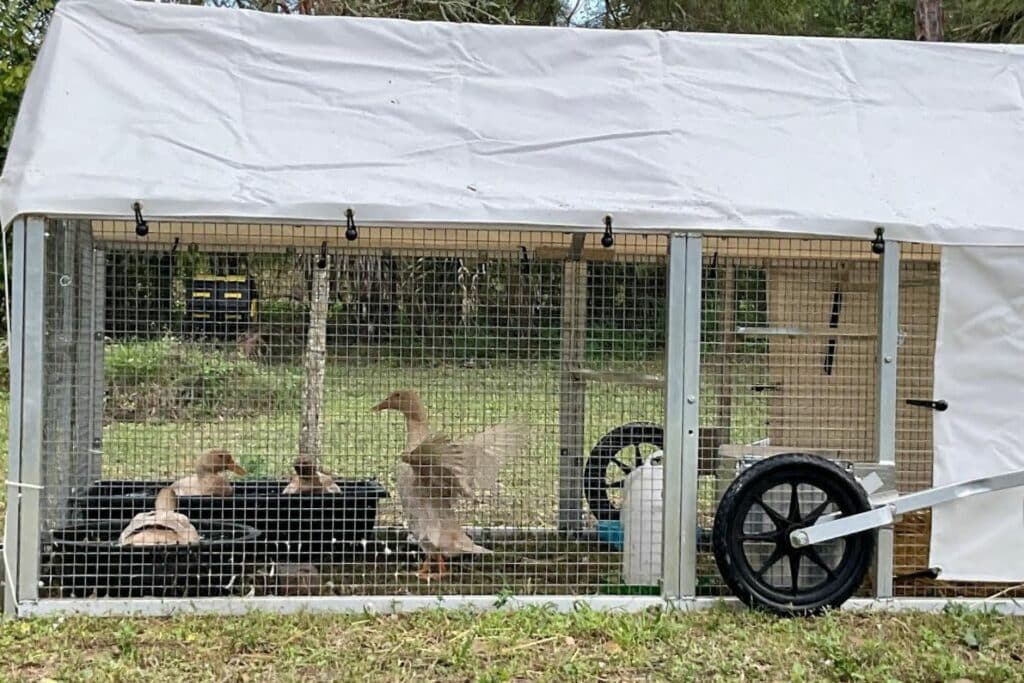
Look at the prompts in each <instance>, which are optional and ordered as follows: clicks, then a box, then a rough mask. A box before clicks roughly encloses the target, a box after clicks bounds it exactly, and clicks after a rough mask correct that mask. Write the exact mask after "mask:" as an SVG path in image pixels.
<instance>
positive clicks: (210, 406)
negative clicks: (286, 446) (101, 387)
mask: <svg viewBox="0 0 1024 683" xmlns="http://www.w3.org/2000/svg"><path fill="white" fill-rule="evenodd" d="M104 367H105V371H106V380H107V392H108V395H107V405H106V413H107V416H108V418H109V419H111V420H115V421H121V422H148V421H154V422H159V421H168V420H185V419H204V418H213V417H218V418H225V417H251V416H254V415H260V414H267V413H273V412H277V411H281V410H287V409H293V410H294V409H297V408H298V405H299V395H300V387H301V376H300V375H299V373H298V372H295V371H292V372H274V373H268V372H266V371H265V369H264V368H263V367H261V366H260V365H259V364H258V363H255V362H253V361H250V360H247V359H245V358H241V357H239V356H238V355H237V353H236V352H234V351H227V350H218V349H211V348H209V347H205V346H204V347H201V346H198V345H194V344H188V343H185V342H181V341H178V340H176V339H173V338H170V337H167V338H164V339H160V340H157V341H150V342H138V343H130V344H111V345H109V346H108V347H107V348H106V352H105V361H104Z"/></svg>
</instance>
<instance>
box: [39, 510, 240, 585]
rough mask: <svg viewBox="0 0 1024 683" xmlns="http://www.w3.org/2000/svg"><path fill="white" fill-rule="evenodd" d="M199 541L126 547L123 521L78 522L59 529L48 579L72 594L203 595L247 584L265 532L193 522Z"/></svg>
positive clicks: (51, 583)
mask: <svg viewBox="0 0 1024 683" xmlns="http://www.w3.org/2000/svg"><path fill="white" fill-rule="evenodd" d="M193 526H195V528H196V531H197V532H199V543H195V544H188V545H154V546H121V545H118V538H119V536H120V535H121V531H122V530H123V529H124V527H125V523H123V522H86V523H83V524H72V525H69V526H66V527H62V528H59V529H57V530H55V531H54V532H53V536H52V539H53V541H52V546H53V548H52V554H51V556H50V563H49V572H48V576H46V580H47V583H48V584H49V585H50V586H51V587H52V588H57V589H59V590H60V591H61V593H62V594H63V595H64V596H66V597H71V596H74V597H90V596H93V595H95V596H98V597H199V596H211V595H224V594H226V593H228V592H230V591H231V588H232V587H233V586H238V585H240V584H241V581H240V579H241V578H242V574H243V573H244V572H245V571H246V569H247V564H249V563H250V562H251V561H252V559H253V557H252V554H251V552H248V550H249V549H250V548H251V546H252V543H253V542H254V541H255V540H256V538H257V537H258V536H259V532H258V531H257V530H256V529H253V528H252V527H250V526H245V525H241V524H224V523H219V522H193Z"/></svg>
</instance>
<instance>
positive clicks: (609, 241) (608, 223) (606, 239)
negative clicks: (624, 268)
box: [601, 216, 615, 249]
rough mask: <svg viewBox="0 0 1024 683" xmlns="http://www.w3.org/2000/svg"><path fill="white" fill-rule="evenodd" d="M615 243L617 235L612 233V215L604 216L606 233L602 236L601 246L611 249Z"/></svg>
mask: <svg viewBox="0 0 1024 683" xmlns="http://www.w3.org/2000/svg"><path fill="white" fill-rule="evenodd" d="M613 244H615V236H614V235H612V217H611V216H605V217H604V235H603V236H602V237H601V246H602V247H604V248H605V249H611V247H612V245H613Z"/></svg>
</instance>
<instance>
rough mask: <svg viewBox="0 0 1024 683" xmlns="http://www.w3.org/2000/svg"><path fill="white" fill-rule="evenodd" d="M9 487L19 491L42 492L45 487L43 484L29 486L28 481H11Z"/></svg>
mask: <svg viewBox="0 0 1024 683" xmlns="http://www.w3.org/2000/svg"><path fill="white" fill-rule="evenodd" d="M7 485H8V486H16V487H18V488H19V489H35V490H36V491H42V490H43V486H42V485H41V484H29V483H28V482H27V481H11V480H10V479H8V480H7Z"/></svg>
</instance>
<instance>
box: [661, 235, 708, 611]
mask: <svg viewBox="0 0 1024 683" xmlns="http://www.w3.org/2000/svg"><path fill="white" fill-rule="evenodd" d="M702 246H703V242H702V239H701V236H700V235H695V234H682V233H676V234H673V235H672V237H671V238H670V240H669V257H668V258H669V262H668V297H667V306H668V314H667V319H668V320H667V326H668V330H667V335H666V344H665V346H666V353H665V431H664V434H665V435H664V439H665V442H664V458H663V462H664V468H665V478H664V484H663V486H664V490H663V496H664V510H665V512H664V523H663V525H662V528H663V531H662V533H663V542H662V553H663V555H662V594H663V596H664V597H666V598H669V599H684V600H688V599H694V598H695V597H696V594H697V534H696V529H697V460H698V457H697V456H698V449H699V445H700V319H701V273H702V270H703V252H702Z"/></svg>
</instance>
